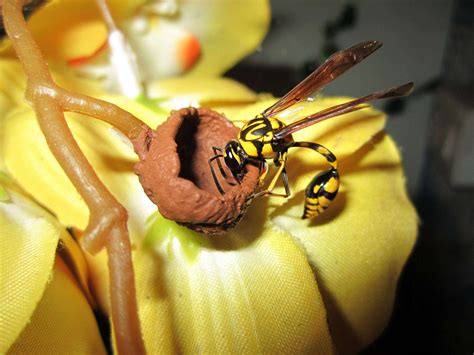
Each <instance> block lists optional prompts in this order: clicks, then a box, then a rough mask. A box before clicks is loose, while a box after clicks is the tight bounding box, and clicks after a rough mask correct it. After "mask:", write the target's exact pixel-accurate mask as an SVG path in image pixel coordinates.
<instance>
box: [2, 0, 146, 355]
mask: <svg viewBox="0 0 474 355" xmlns="http://www.w3.org/2000/svg"><path fill="white" fill-rule="evenodd" d="M23 5H24V1H23V0H5V1H3V20H4V25H5V29H6V31H7V34H8V35H9V37H10V38H11V40H12V42H13V45H14V48H15V51H16V53H17V55H18V57H19V59H20V61H21V63H22V65H23V69H24V71H25V73H26V76H27V88H26V97H27V99H28V100H29V101H30V102H31V104H32V106H33V108H34V110H35V111H36V116H37V118H38V122H39V125H40V127H41V130H42V132H43V134H44V136H45V138H46V141H47V143H48V146H49V148H50V150H51V152H52V153H53V154H54V156H55V158H56V159H57V161H58V162H59V164H60V165H61V167H62V168H63V170H64V171H65V172H66V174H67V176H68V177H69V179H70V180H71V181H72V183H73V184H74V186H75V187H76V189H77V190H78V192H79V193H80V194H81V196H82V197H83V198H84V201H85V202H86V204H87V206H88V208H89V211H90V218H89V225H88V227H87V229H86V231H85V234H84V238H83V239H82V241H81V242H82V247H83V248H84V249H85V250H87V251H89V252H92V253H95V252H98V251H99V250H101V249H102V248H104V247H105V248H106V250H107V253H108V256H109V277H110V299H111V309H112V321H113V329H114V333H115V339H116V345H117V349H118V351H119V353H123V354H140V353H144V352H145V347H144V344H143V340H142V336H141V332H140V324H139V319H138V312H137V302H136V292H135V280H134V273H133V265H132V258H131V246H130V240H129V235H128V229H127V211H126V210H125V208H124V207H123V206H122V205H121V204H120V203H119V202H118V201H117V200H116V199H115V197H114V196H112V194H111V193H110V192H109V191H108V190H107V189H106V187H105V186H104V185H103V183H102V182H101V181H100V180H99V178H98V177H97V175H96V173H95V172H94V170H93V169H92V167H91V165H90V164H89V162H88V161H87V160H86V158H85V157H84V155H83V153H82V152H81V150H80V148H79V146H78V145H77V143H76V141H75V140H74V137H73V136H72V134H71V131H70V130H69V128H68V126H67V123H66V121H65V118H64V111H74V112H79V113H84V114H87V115H89V116H92V117H94V118H98V119H101V120H103V121H106V122H108V123H110V124H112V125H114V126H115V127H116V128H118V129H119V130H120V131H122V132H123V133H124V134H125V135H126V136H128V137H129V138H131V139H133V138H134V137H136V136H137V135H138V134H139V133H140V131H141V130H143V129H147V128H148V127H147V126H146V125H145V124H143V123H142V122H141V121H140V120H138V119H137V118H136V117H134V116H133V115H131V114H130V113H128V112H126V111H124V110H122V109H120V108H119V107H117V106H115V105H113V104H110V103H107V102H104V101H101V100H97V99H93V98H90V97H88V96H84V95H78V94H75V93H72V92H69V91H66V90H64V89H62V88H60V87H58V86H57V85H56V84H55V83H54V81H53V79H52V77H51V75H50V73H49V70H48V67H47V64H46V61H45V59H44V58H43V56H42V54H41V52H40V50H39V48H38V46H37V44H36V43H35V41H34V39H33V37H32V36H31V34H30V32H29V31H28V29H27V26H26V22H25V20H24V18H23V14H22V6H23Z"/></svg>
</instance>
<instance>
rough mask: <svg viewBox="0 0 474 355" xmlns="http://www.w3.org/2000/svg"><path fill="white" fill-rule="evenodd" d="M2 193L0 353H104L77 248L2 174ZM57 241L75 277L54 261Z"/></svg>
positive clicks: (63, 232) (41, 210) (81, 258)
mask: <svg viewBox="0 0 474 355" xmlns="http://www.w3.org/2000/svg"><path fill="white" fill-rule="evenodd" d="M0 195H1V196H2V197H1V198H0V225H1V229H0V265H1V267H0V270H1V283H0V304H1V307H0V334H1V335H0V353H2V354H4V353H6V352H7V351H9V352H10V353H16V354H20V353H21V354H26V353H32V352H35V353H66V352H71V351H72V352H76V353H94V354H105V347H104V344H103V342H102V339H101V337H100V334H99V331H98V327H97V323H96V320H95V318H94V314H93V312H92V308H91V306H90V304H89V302H90V301H91V300H92V299H91V298H90V296H89V297H88V292H87V291H85V290H86V289H85V287H86V283H85V281H86V277H87V276H86V274H85V261H84V259H83V257H82V254H81V253H80V252H79V250H78V247H77V246H75V244H74V242H73V241H72V240H71V237H70V236H69V234H68V233H67V232H66V230H65V229H64V227H63V226H62V225H60V224H59V223H58V222H57V220H56V219H55V218H54V217H53V216H52V215H51V214H50V213H49V212H47V211H46V210H44V209H43V208H42V207H40V206H39V205H38V204H37V203H35V202H34V201H33V200H32V199H31V198H30V197H29V196H28V195H27V194H25V192H23V191H22V190H21V189H20V188H18V187H17V186H15V184H14V183H13V182H12V181H11V180H10V179H9V178H8V177H7V176H6V175H5V174H3V173H2V174H1V175H0ZM60 241H61V242H60ZM58 243H61V246H60V248H62V249H63V250H66V249H67V252H68V253H70V254H69V255H70V256H72V258H71V259H70V261H72V260H73V259H75V261H74V262H73V264H74V265H75V266H77V269H76V271H77V273H76V274H73V273H72V272H71V271H70V270H69V269H68V267H66V265H65V262H64V261H63V259H62V258H61V257H60V256H56V257H55V255H56V249H57V248H58Z"/></svg>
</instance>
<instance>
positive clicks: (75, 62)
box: [67, 40, 108, 67]
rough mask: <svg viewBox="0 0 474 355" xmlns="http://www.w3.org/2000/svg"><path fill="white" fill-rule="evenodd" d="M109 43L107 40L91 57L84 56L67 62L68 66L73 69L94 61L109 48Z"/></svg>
mask: <svg viewBox="0 0 474 355" xmlns="http://www.w3.org/2000/svg"><path fill="white" fill-rule="evenodd" d="M107 45H108V42H107V40H105V41H104V43H102V44H101V45H100V46H99V47H98V48H97V49H96V50H95V51H94V52H92V53H91V54H89V55H84V56H80V57H76V58H71V59H68V60H67V64H68V65H70V66H72V67H78V66H81V65H83V64H85V63H87V62H88V61H89V60H91V59H93V58H94V57H96V56H97V55H98V54H99V53H100V52H102V51H103V50H105V48H107Z"/></svg>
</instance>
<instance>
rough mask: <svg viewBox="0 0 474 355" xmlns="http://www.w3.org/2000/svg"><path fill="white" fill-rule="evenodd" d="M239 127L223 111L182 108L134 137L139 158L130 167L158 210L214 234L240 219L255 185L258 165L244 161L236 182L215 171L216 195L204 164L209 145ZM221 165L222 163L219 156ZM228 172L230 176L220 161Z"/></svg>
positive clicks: (218, 143) (234, 133) (216, 144)
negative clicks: (245, 163) (238, 182)
mask: <svg viewBox="0 0 474 355" xmlns="http://www.w3.org/2000/svg"><path fill="white" fill-rule="evenodd" d="M238 132H239V129H238V128H237V127H235V126H234V125H233V124H232V123H230V122H229V121H228V120H227V119H226V118H225V117H224V116H222V115H220V114H218V113H216V112H214V111H212V110H210V109H205V108H198V109H196V108H192V107H189V108H183V109H181V110H179V111H172V112H171V116H170V117H169V118H168V120H167V121H166V122H165V123H163V124H162V125H160V126H158V127H157V129H156V130H154V131H153V130H151V129H148V130H146V131H143V132H141V134H140V135H139V136H138V137H137V138H136V139H135V140H134V142H133V144H134V147H135V151H136V152H137V154H138V155H139V157H140V162H139V163H137V164H136V166H135V172H136V174H137V175H138V176H139V179H140V182H141V184H142V186H143V188H144V190H145V192H146V194H147V195H148V196H149V197H150V199H151V200H152V201H153V202H154V203H155V204H156V205H157V206H158V209H159V211H160V213H161V214H162V215H163V216H164V217H166V218H168V219H172V220H175V221H176V222H178V223H179V224H182V225H185V226H186V227H189V228H191V229H193V230H195V231H198V232H202V233H206V234H220V233H223V232H225V231H227V230H228V229H229V228H232V227H233V226H235V225H236V223H237V222H238V221H239V220H240V218H241V217H242V215H243V214H244V212H245V210H246V208H247V207H248V205H249V203H250V200H251V198H252V195H253V193H254V192H255V190H256V188H257V186H258V178H259V169H258V167H256V166H253V165H250V164H247V166H246V170H247V171H246V173H245V175H244V178H243V180H242V182H241V183H240V184H235V186H231V185H229V184H228V183H226V182H225V180H224V179H223V178H222V177H221V176H220V175H221V174H220V173H219V169H218V168H217V164H216V163H217V162H216V161H214V164H216V165H213V166H214V167H215V170H216V173H217V175H218V176H220V182H221V186H222V187H223V188H224V190H225V194H223V195H221V194H220V193H219V191H218V189H217V187H216V185H215V183H214V180H213V178H212V174H211V170H210V167H209V164H208V160H209V158H211V157H212V156H214V152H213V149H212V147H221V148H223V147H224V146H225V144H226V143H227V142H228V141H229V140H231V139H235V138H236V137H237V134H238ZM221 163H222V165H223V166H224V167H225V164H224V161H223V159H221ZM225 169H226V172H227V174H228V175H229V176H232V175H231V174H230V172H229V171H228V170H227V168H226V167H225Z"/></svg>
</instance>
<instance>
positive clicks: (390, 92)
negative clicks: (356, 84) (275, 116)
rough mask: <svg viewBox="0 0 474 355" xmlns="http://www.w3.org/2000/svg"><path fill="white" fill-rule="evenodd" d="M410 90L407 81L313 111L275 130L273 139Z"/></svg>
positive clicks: (407, 92) (408, 92)
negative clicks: (309, 114) (373, 101)
mask: <svg viewBox="0 0 474 355" xmlns="http://www.w3.org/2000/svg"><path fill="white" fill-rule="evenodd" d="M412 90H413V83H407V84H404V85H400V86H395V87H393V88H390V89H385V90H381V91H377V92H374V93H372V94H369V95H367V96H363V97H360V98H358V99H355V100H352V101H348V102H345V103H343V104H340V105H336V106H333V107H329V108H327V109H325V110H323V111H320V112H317V113H315V114H314V115H311V116H307V117H305V118H303V119H301V120H299V121H296V122H295V123H292V124H290V125H288V126H285V127H282V128H280V129H278V130H276V131H275V133H274V137H275V139H283V138H285V137H286V136H288V135H290V134H292V133H294V132H296V131H299V130H301V129H303V128H306V127H308V126H311V125H313V124H315V123H318V122H321V121H324V120H327V119H328V118H331V117H335V116H339V115H342V114H345V113H349V112H353V111H358V110H361V109H363V108H366V107H368V105H363V104H364V103H365V102H368V101H372V100H378V99H387V98H391V97H397V96H406V95H408V94H410V92H411V91H412Z"/></svg>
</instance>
